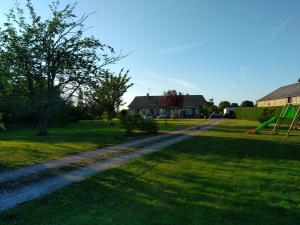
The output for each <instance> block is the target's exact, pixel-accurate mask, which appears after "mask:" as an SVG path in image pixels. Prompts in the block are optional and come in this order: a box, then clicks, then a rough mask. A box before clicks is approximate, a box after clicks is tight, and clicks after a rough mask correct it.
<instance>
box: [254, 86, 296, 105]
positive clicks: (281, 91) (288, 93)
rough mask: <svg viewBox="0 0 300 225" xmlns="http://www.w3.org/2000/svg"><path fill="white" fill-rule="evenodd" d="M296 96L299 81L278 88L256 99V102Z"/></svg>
mask: <svg viewBox="0 0 300 225" xmlns="http://www.w3.org/2000/svg"><path fill="white" fill-rule="evenodd" d="M298 96H300V82H299V83H295V84H291V85H287V86H283V87H281V88H278V89H277V90H275V91H273V92H272V93H270V94H268V95H266V96H265V97H263V98H261V99H259V100H257V102H261V101H269V100H274V99H281V98H288V97H298Z"/></svg>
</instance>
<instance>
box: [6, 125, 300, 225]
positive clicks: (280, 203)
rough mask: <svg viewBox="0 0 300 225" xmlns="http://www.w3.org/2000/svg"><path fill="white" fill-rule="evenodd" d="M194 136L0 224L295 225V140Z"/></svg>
mask: <svg viewBox="0 0 300 225" xmlns="http://www.w3.org/2000/svg"><path fill="white" fill-rule="evenodd" d="M256 125H257V123H254V122H246V121H226V122H225V123H223V124H222V125H220V126H218V127H216V128H215V129H213V130H210V131H207V132H205V133H203V134H202V135H200V136H197V137H194V138H192V139H190V140H187V141H184V142H181V143H179V144H176V145H174V146H170V147H168V148H166V149H164V150H163V151H160V152H157V153H154V154H151V155H148V156H146V157H143V158H141V159H138V160H135V161H133V162H131V163H128V164H126V165H123V166H121V167H118V168H114V169H111V170H108V171H105V172H102V173H99V174H98V175H96V176H94V177H91V178H89V179H87V180H85V181H83V182H79V183H77V184H73V185H70V186H68V187H66V188H63V189H62V190H60V191H58V192H55V193H52V194H50V195H48V196H45V197H43V198H41V199H38V200H34V201H32V202H28V203H25V204H23V205H22V206H20V207H18V208H16V209H12V210H9V211H7V212H4V213H2V214H0V224H7V225H11V224H43V225H48V224H49V225H50V224H64V225H65V224H72V225H82V224H98V225H102V224H105V225H109V224H122V225H133V224H137V225H139V224H143V225H157V224H164V225H167V224H168V225H182V224H191V225H207V224H209V225H219V224H222V225H224V224H225V225H250V224H251V225H266V224H268V225H275V224H276V225H277V224H278V225H282V224H284V225H296V224H300V223H299V222H300V213H299V212H300V188H299V187H300V179H299V174H300V147H299V146H300V145H299V144H300V133H296V136H293V137H291V138H290V139H286V138H285V136H284V133H282V134H281V135H279V136H272V135H270V130H266V131H264V133H263V134H262V135H248V134H247V132H246V131H247V130H248V129H253V128H254V127H255V126H256Z"/></svg>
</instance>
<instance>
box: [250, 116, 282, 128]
mask: <svg viewBox="0 0 300 225" xmlns="http://www.w3.org/2000/svg"><path fill="white" fill-rule="evenodd" d="M277 119H278V116H273V117H272V118H271V119H269V120H268V121H266V122H264V123H262V124H260V125H259V126H258V127H257V128H256V129H255V131H256V132H259V131H261V130H262V129H265V128H266V127H267V126H268V125H270V124H271V123H274V122H276V120H277Z"/></svg>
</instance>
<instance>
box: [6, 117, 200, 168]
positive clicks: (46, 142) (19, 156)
mask: <svg viewBox="0 0 300 225" xmlns="http://www.w3.org/2000/svg"><path fill="white" fill-rule="evenodd" d="M158 123H159V124H160V125H161V129H162V130H172V129H178V128H183V127H187V126H191V125H195V124H199V123H201V120H198V119H189V120H180V119H178V120H167V123H165V121H160V120H158ZM124 133H125V132H124V130H123V129H121V127H120V125H119V123H118V121H115V123H114V126H110V125H109V124H108V123H107V122H106V121H81V122H79V123H75V124H71V125H69V126H67V127H64V128H50V130H49V135H47V136H38V135H37V130H36V127H24V126H23V127H20V126H18V127H12V128H11V129H8V131H7V132H6V133H0V170H1V169H2V170H4V169H11V168H15V167H19V166H24V165H28V164H32V163H36V162H42V161H46V160H50V159H56V158H59V157H62V156H65V155H67V154H70V153H74V152H82V151H87V150H93V149H96V148H99V147H103V146H109V145H114V144H118V143H121V142H124V141H126V140H127V138H126V137H125V136H124Z"/></svg>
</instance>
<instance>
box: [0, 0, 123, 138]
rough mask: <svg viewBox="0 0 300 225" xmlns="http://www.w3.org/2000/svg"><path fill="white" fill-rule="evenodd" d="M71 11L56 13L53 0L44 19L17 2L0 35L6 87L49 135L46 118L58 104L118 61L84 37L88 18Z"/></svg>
mask: <svg viewBox="0 0 300 225" xmlns="http://www.w3.org/2000/svg"><path fill="white" fill-rule="evenodd" d="M75 7H76V4H74V5H66V6H65V7H64V8H62V9H60V5H59V2H58V1H55V2H52V4H51V5H50V12H51V16H50V19H42V17H41V16H39V15H37V13H36V11H35V9H34V7H33V5H32V3H31V1H30V0H28V1H27V4H26V7H25V8H26V9H27V11H28V13H29V14H28V15H29V17H28V18H26V16H25V15H27V14H25V13H24V11H23V9H22V8H21V7H20V6H19V5H18V4H17V5H16V7H15V9H12V10H10V12H9V13H8V14H7V22H6V23H4V26H3V27H2V29H1V31H0V55H1V59H2V61H1V62H0V67H1V68H6V71H8V83H13V84H15V85H16V86H18V87H19V88H20V89H22V90H23V91H24V93H25V94H24V95H25V96H26V97H27V98H28V99H29V102H30V104H29V105H30V110H31V111H32V113H33V114H34V115H35V117H36V119H37V120H38V123H39V133H40V134H46V133H47V128H48V121H49V118H50V117H51V115H52V113H53V112H54V110H55V109H56V108H57V107H58V106H59V105H60V104H61V103H63V102H66V101H68V100H69V99H70V98H72V96H73V95H74V94H75V93H76V92H77V91H78V89H79V88H80V87H82V86H87V87H88V86H89V85H91V84H94V83H97V82H99V80H100V79H101V78H102V77H103V71H105V70H106V69H107V68H106V66H107V65H109V64H112V63H115V62H116V61H118V60H119V59H120V58H122V56H120V55H115V54H114V51H113V49H112V48H111V47H110V46H107V45H104V44H102V43H101V42H100V41H99V40H98V39H96V38H94V37H93V36H90V37H88V36H86V35H85V31H86V27H85V22H86V19H87V18H88V16H89V14H86V15H83V16H81V17H78V16H76V15H75V14H74V9H75Z"/></svg>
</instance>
